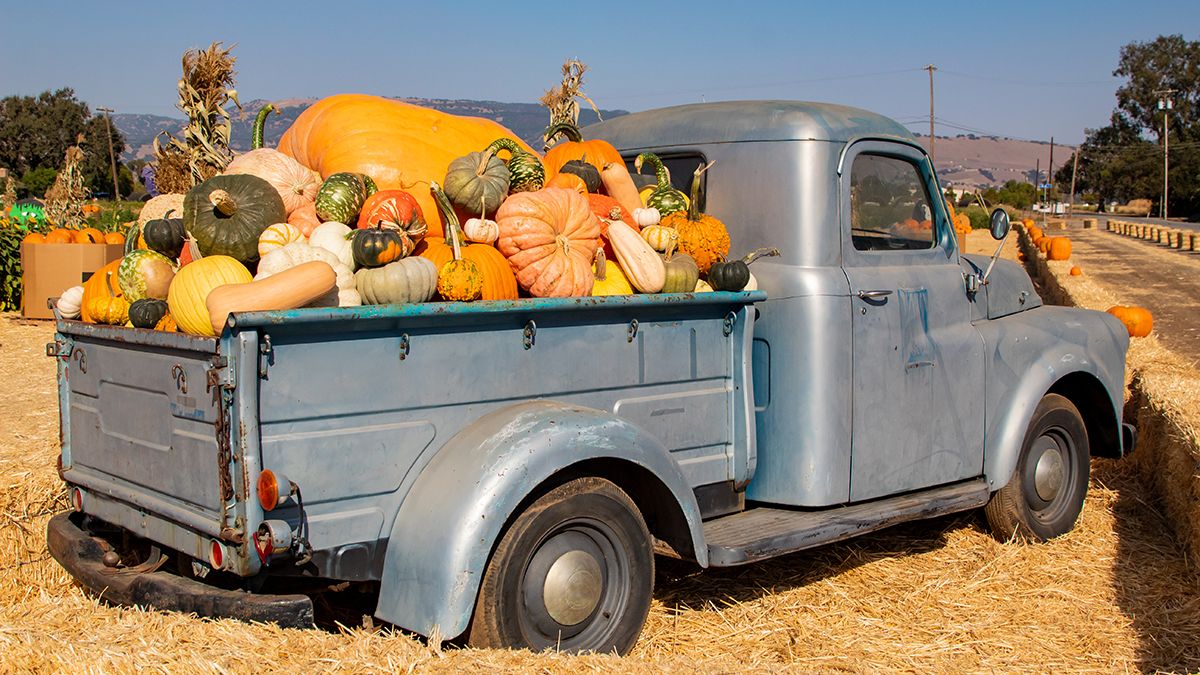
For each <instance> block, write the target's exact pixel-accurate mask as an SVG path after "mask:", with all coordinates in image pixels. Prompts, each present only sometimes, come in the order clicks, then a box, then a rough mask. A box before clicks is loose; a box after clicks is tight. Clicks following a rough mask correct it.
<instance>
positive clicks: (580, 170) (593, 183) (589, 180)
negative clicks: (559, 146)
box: [558, 155, 600, 194]
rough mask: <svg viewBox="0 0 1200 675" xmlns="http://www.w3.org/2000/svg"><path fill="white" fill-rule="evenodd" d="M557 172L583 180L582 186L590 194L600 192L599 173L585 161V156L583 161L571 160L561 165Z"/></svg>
mask: <svg viewBox="0 0 1200 675" xmlns="http://www.w3.org/2000/svg"><path fill="white" fill-rule="evenodd" d="M558 172H559V173H571V174H575V175H576V176H579V177H580V178H582V179H583V183H584V185H586V186H587V191H588V192H590V193H592V194H595V193H597V192H599V191H600V171H599V170H597V169H596V167H594V166H592V165H591V163H590V162H588V161H587V155H584V156H583V159H573V160H571V161H569V162H567V163H566V164H563V165H562V168H561V169H559V170H558Z"/></svg>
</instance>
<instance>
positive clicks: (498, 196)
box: [442, 152, 508, 214]
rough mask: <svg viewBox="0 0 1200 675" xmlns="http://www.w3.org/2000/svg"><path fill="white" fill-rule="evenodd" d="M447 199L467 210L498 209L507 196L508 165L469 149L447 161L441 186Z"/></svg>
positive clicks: (489, 210)
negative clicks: (481, 205)
mask: <svg viewBox="0 0 1200 675" xmlns="http://www.w3.org/2000/svg"><path fill="white" fill-rule="evenodd" d="M442 188H443V190H445V192H446V196H447V197H449V198H450V202H451V203H452V204H454V205H455V206H457V207H458V208H460V209H462V210H464V211H466V212H467V213H472V214H474V213H479V207H480V202H482V203H483V211H484V213H492V212H494V211H495V210H496V209H498V208H500V202H503V201H504V198H505V197H506V196H508V167H506V166H504V162H502V161H500V158H499V157H496V156H495V155H493V154H491V153H488V152H469V153H467V154H466V155H464V156H463V157H459V158H458V159H456V160H454V161H452V162H450V168H449V169H448V170H447V171H446V182H445V183H444V184H443V185H442Z"/></svg>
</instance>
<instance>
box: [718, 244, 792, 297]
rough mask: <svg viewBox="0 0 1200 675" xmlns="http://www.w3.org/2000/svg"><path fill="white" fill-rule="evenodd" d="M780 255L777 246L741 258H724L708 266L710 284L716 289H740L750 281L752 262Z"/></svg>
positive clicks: (758, 250) (761, 249)
mask: <svg viewBox="0 0 1200 675" xmlns="http://www.w3.org/2000/svg"><path fill="white" fill-rule="evenodd" d="M776 255H779V249H777V248H760V249H757V250H755V251H753V252H752V253H750V255H748V256H746V257H745V258H742V259H741V260H722V261H721V262H716V263H713V265H712V267H710V268H708V284H709V285H710V286H712V287H713V290H714V291H740V290H742V289H744V288H745V287H746V284H748V283H750V263H752V262H754V261H755V260H758V259H759V258H761V257H762V256H776Z"/></svg>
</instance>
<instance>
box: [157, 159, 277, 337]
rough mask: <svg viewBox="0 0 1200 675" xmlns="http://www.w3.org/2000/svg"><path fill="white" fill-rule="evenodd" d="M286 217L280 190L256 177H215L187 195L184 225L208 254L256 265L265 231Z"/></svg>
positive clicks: (184, 208)
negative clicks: (259, 240)
mask: <svg viewBox="0 0 1200 675" xmlns="http://www.w3.org/2000/svg"><path fill="white" fill-rule="evenodd" d="M285 220H287V213H286V212H285V210H284V208H283V200H282V199H280V198H279V193H278V192H276V191H275V188H274V187H272V186H271V184H270V183H268V182H267V181H265V180H263V179H261V178H258V177H257V176H249V175H234V176H213V177H212V178H209V179H208V180H206V181H204V182H203V183H200V184H199V185H197V186H196V187H194V188H192V189H191V190H189V191H188V193H187V195H186V196H185V197H184V203H183V224H184V227H185V228H186V229H187V231H188V232H189V233H190V234H191V235H192V237H193V238H195V240H196V244H197V245H198V246H199V248H200V253H201V254H202V255H204V256H206V257H207V256H213V255H225V256H229V257H231V258H234V259H235V260H238V261H239V262H241V263H243V264H247V265H249V264H253V263H254V262H255V261H256V260H258V238H259V236H261V235H262V233H263V230H265V229H267V227H268V226H269V225H271V224H272V223H280V222H283V221H285ZM179 318H180V317H178V316H176V319H179ZM180 325H181V326H182V325H184V324H183V323H182V322H181V324H180ZM185 330H186V328H185Z"/></svg>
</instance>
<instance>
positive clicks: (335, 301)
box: [254, 242, 362, 307]
mask: <svg viewBox="0 0 1200 675" xmlns="http://www.w3.org/2000/svg"><path fill="white" fill-rule="evenodd" d="M313 260H320V261H321V262H324V263H328V264H329V266H330V267H332V268H333V271H334V273H335V274H337V287H336V288H334V289H332V290H330V292H329V293H327V294H325V295H323V296H321V297H320V298H317V299H316V300H315V301H313V302H312V303H310V304H309V305H308V306H309V307H334V306H337V307H354V306H357V305H361V304H362V298H361V297H359V294H358V291H357V290H356V289H355V287H354V273H353V272H351V271H350V268H349V267H347V266H346V265H344V264H342V261H340V260H338V258H337V256H335V255H334V254H332V253H330V252H329V251H326V250H325V249H323V248H320V247H317V246H311V245H309V244H306V243H304V242H294V243H291V244H288V245H287V246H284V247H281V248H277V249H275V250H274V251H270V252H268V253H267V254H266V255H264V256H263V257H262V259H261V260H259V261H258V274H256V275H254V278H255V279H265V278H267V277H269V276H271V275H273V274H279V273H280V272H282V271H284V270H286V269H288V268H291V267H295V266H296V265H300V264H303V263H306V262H310V261H313ZM343 291H354V292H353V293H347V292H343Z"/></svg>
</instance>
